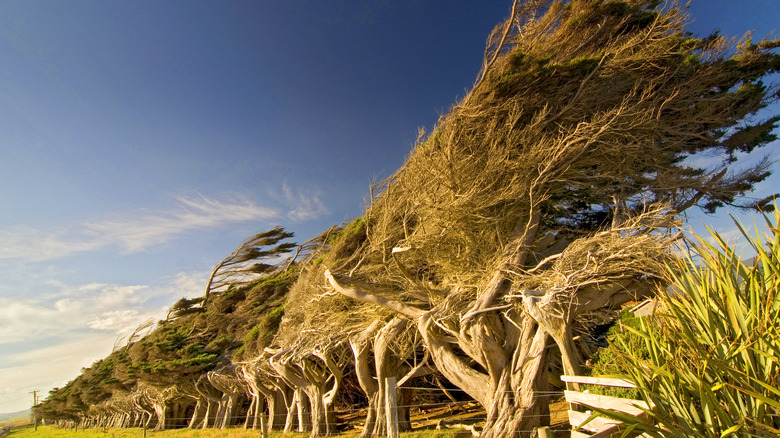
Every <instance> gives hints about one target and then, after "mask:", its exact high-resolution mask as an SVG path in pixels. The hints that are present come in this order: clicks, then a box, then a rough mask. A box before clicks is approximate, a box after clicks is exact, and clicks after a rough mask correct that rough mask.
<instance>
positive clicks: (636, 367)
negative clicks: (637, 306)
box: [618, 209, 780, 437]
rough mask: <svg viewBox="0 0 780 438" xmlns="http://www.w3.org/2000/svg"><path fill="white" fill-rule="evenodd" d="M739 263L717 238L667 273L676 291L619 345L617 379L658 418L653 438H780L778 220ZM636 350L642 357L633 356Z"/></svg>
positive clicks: (752, 240)
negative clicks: (621, 373) (630, 385)
mask: <svg viewBox="0 0 780 438" xmlns="http://www.w3.org/2000/svg"><path fill="white" fill-rule="evenodd" d="M738 226H739V228H740V231H742V235H743V237H744V238H745V239H746V242H747V243H748V244H749V245H750V248H751V249H752V250H754V251H755V252H756V257H755V259H752V260H750V261H745V260H743V259H742V257H741V256H740V254H738V253H737V250H736V248H735V247H734V246H733V245H731V246H730V245H729V244H728V243H727V242H726V241H724V240H723V238H722V237H721V236H720V235H719V234H718V233H716V232H712V234H711V237H712V240H713V241H714V244H713V243H710V242H708V241H707V240H705V239H703V238H697V239H696V242H694V243H693V247H692V249H693V250H694V251H695V255H694V256H691V257H686V258H681V259H680V260H679V261H678V262H677V263H675V264H673V265H671V266H670V272H671V276H672V277H671V278H672V284H673V286H674V288H673V289H670V292H668V293H664V294H661V298H662V300H661V303H662V307H661V309H662V310H660V311H658V313H656V315H655V316H654V317H652V318H651V319H647V320H643V321H642V324H641V327H640V328H639V329H638V330H637V329H632V328H627V329H628V330H630V331H631V332H632V333H633V334H634V336H635V337H638V338H639V339H641V341H643V342H642V344H643V345H637V344H636V343H629V342H621V343H619V344H618V347H619V350H620V351H621V352H622V354H621V355H620V356H619V357H620V359H621V362H622V365H623V366H622V369H623V370H625V372H627V373H628V376H629V378H630V379H631V380H633V381H634V382H636V383H637V385H638V387H639V391H640V393H641V394H642V396H643V398H644V399H645V400H646V401H648V402H652V403H653V404H654V405H655V406H656V408H655V409H653V410H652V412H651V413H650V414H651V418H652V419H653V420H654V421H655V422H656V426H655V427H652V428H651V427H648V426H647V425H644V424H637V425H636V427H638V428H639V429H641V430H645V431H646V432H648V433H650V434H651V435H652V436H659V437H690V436H701V437H723V436H738V437H775V436H778V435H780V210H777V209H775V211H774V215H773V217H772V218H771V220H770V218H767V233H766V234H763V235H762V234H760V233H759V232H758V230H757V231H756V234H755V235H750V234H749V233H748V232H746V230H744V229H743V228H742V225H740V224H738ZM637 347H640V348H637Z"/></svg>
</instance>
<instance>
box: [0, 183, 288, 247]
mask: <svg viewBox="0 0 780 438" xmlns="http://www.w3.org/2000/svg"><path fill="white" fill-rule="evenodd" d="M174 200H175V205H174V206H172V207H171V208H169V209H167V210H163V211H156V212H150V211H140V212H133V213H125V214H122V215H121V216H120V215H116V217H114V218H108V219H104V220H100V221H95V222H88V223H84V224H81V225H77V226H71V227H68V228H63V229H59V230H47V231H43V230H38V229H34V228H30V227H14V228H12V229H9V230H4V231H0V259H22V260H30V261H41V260H48V259H53V258H58V257H65V256H68V255H71V254H75V253H79V252H85V251H94V250H98V249H103V248H106V247H109V246H118V247H119V248H120V249H121V250H122V251H124V252H126V253H133V252H139V251H143V250H145V249H148V248H151V247H154V246H156V245H160V244H163V243H166V242H168V241H170V240H172V239H175V238H177V237H180V236H182V235H184V234H186V233H189V232H192V231H196V230H207V229H214V228H219V227H222V226H224V225H227V224H231V223H239V222H249V221H260V220H268V219H272V218H275V217H279V216H280V215H281V213H280V212H279V211H278V210H277V209H275V208H270V207H264V206H261V205H258V204H257V203H255V202H254V201H252V200H250V199H247V198H244V197H239V196H233V197H231V198H229V199H222V200H221V199H214V198H209V197H206V196H202V195H199V196H194V197H185V196H179V197H175V198H174Z"/></svg>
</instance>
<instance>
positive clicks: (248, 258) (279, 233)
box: [204, 226, 297, 298]
mask: <svg viewBox="0 0 780 438" xmlns="http://www.w3.org/2000/svg"><path fill="white" fill-rule="evenodd" d="M291 237H293V233H288V232H286V231H284V228H282V227H280V226H276V227H274V228H273V229H271V230H268V231H264V232H262V233H259V234H255V235H254V236H252V237H250V238H249V239H247V240H245V241H244V242H243V243H241V245H239V247H238V248H236V250H235V251H233V253H231V254H230V255H229V256H227V257H225V258H224V259H222V261H221V262H219V264H217V266H215V267H214V270H212V271H211V275H210V276H209V281H208V283H207V284H206V293H205V295H204V298H208V296H209V294H211V293H213V292H215V291H216V290H218V289H221V288H224V287H227V286H228V285H230V284H231V283H234V284H243V283H247V282H249V281H251V280H253V279H255V278H257V275H264V274H268V273H270V272H271V271H273V270H274V269H275V268H276V265H274V264H268V263H266V262H267V261H271V260H274V259H278V258H279V257H281V256H282V255H284V254H287V253H289V252H290V251H292V250H293V248H295V247H296V246H297V244H296V243H294V242H284V243H279V242H281V241H282V240H284V239H289V238H291ZM277 261H278V260H277Z"/></svg>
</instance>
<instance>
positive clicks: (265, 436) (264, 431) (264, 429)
mask: <svg viewBox="0 0 780 438" xmlns="http://www.w3.org/2000/svg"><path fill="white" fill-rule="evenodd" d="M271 415H273V414H270V413H269V414H268V417H269V418H271ZM260 434H261V436H262V437H263V438H268V423H267V422H266V415H265V410H264V409H260Z"/></svg>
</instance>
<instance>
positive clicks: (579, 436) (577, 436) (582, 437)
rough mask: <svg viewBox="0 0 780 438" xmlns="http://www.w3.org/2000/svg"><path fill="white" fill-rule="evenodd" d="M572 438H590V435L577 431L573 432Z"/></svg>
mask: <svg viewBox="0 0 780 438" xmlns="http://www.w3.org/2000/svg"><path fill="white" fill-rule="evenodd" d="M571 438H590V434H589V433H584V432H577V431H576V430H572V431H571Z"/></svg>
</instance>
